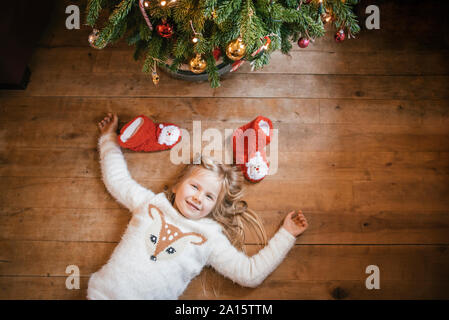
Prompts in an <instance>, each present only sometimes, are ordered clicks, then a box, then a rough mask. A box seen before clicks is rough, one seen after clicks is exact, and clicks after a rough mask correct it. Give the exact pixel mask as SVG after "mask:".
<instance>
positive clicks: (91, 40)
mask: <svg viewBox="0 0 449 320" xmlns="http://www.w3.org/2000/svg"><path fill="white" fill-rule="evenodd" d="M99 35H100V31H98V29H93V30H92V33H91V34H90V35H89V37H88V38H87V39H88V41H89V44H90V46H91V47H92V48H95V49H103V48H104V46H97V45H95V41H97V39H98V37H99Z"/></svg>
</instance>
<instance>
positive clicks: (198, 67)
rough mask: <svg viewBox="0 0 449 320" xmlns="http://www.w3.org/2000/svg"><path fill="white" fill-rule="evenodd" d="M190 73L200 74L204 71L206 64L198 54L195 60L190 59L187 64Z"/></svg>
mask: <svg viewBox="0 0 449 320" xmlns="http://www.w3.org/2000/svg"><path fill="white" fill-rule="evenodd" d="M189 66H190V71H192V72H193V73H202V72H204V71H205V70H206V67H207V63H206V60H204V59H203V58H202V57H201V55H200V54H199V53H197V54H196V57H195V58H192V60H190V62H189Z"/></svg>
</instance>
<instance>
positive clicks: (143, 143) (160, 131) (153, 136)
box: [118, 115, 181, 152]
mask: <svg viewBox="0 0 449 320" xmlns="http://www.w3.org/2000/svg"><path fill="white" fill-rule="evenodd" d="M180 140H181V129H180V128H179V127H178V126H177V125H175V124H173V123H154V122H153V121H152V120H151V119H150V118H148V117H146V116H144V115H140V116H138V117H135V118H134V119H133V120H131V121H130V122H128V123H127V124H126V125H125V126H123V128H122V129H121V130H120V134H119V136H118V143H119V145H120V146H121V147H123V148H127V149H131V150H134V151H147V152H149V151H160V150H167V149H171V148H173V147H174V146H175V145H176V144H177V143H178V142H179V141H180Z"/></svg>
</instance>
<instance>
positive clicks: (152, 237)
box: [150, 234, 157, 243]
mask: <svg viewBox="0 0 449 320" xmlns="http://www.w3.org/2000/svg"><path fill="white" fill-rule="evenodd" d="M150 241H151V242H153V243H156V242H157V237H156V236H155V235H154V234H151V235H150Z"/></svg>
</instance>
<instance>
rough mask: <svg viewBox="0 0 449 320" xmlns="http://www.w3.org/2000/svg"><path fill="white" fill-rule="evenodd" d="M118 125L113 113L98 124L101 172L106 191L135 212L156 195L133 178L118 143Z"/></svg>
mask: <svg viewBox="0 0 449 320" xmlns="http://www.w3.org/2000/svg"><path fill="white" fill-rule="evenodd" d="M117 125H118V118H117V115H115V114H114V115H113V114H111V113H108V116H106V117H105V118H104V119H103V120H102V121H101V122H100V123H98V127H99V129H100V132H101V136H100V139H99V140H98V149H99V152H100V164H101V172H102V176H103V182H104V184H105V186H106V189H108V191H109V192H110V193H111V195H112V196H113V197H114V198H115V199H116V200H117V201H118V202H120V203H121V204H123V205H124V206H125V207H127V208H128V209H129V210H131V211H134V209H136V208H137V207H139V206H140V205H141V204H142V203H143V201H145V200H146V199H148V198H151V197H152V196H154V193H153V192H152V191H151V190H148V189H146V188H144V187H142V186H141V185H140V184H138V183H137V182H136V181H135V180H134V179H133V178H131V175H130V174H129V171H128V167H127V165H126V161H125V158H124V156H123V153H122V151H121V149H120V146H119V145H118V143H117V133H116V131H117Z"/></svg>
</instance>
